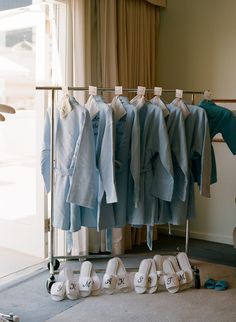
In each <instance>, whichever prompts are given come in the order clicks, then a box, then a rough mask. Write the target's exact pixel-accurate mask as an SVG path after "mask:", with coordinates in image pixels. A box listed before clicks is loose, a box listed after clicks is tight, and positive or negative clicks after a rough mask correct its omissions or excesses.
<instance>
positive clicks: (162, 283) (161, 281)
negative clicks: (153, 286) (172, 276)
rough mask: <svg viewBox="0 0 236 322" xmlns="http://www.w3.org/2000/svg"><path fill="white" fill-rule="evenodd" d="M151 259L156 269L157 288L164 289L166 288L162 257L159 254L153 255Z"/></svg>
mask: <svg viewBox="0 0 236 322" xmlns="http://www.w3.org/2000/svg"><path fill="white" fill-rule="evenodd" d="M153 260H154V262H155V266H156V271H157V280H158V283H157V284H158V290H165V289H166V286H165V280H164V275H165V273H164V271H163V261H164V258H163V256H161V255H155V256H154V257H153Z"/></svg>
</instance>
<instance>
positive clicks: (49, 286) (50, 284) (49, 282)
mask: <svg viewBox="0 0 236 322" xmlns="http://www.w3.org/2000/svg"><path fill="white" fill-rule="evenodd" d="M55 282H56V280H55V277H54V275H51V276H50V277H49V278H48V279H47V282H46V289H47V291H48V293H49V294H50V293H51V287H52V284H54V283H55Z"/></svg>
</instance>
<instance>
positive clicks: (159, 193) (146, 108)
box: [128, 102, 174, 226]
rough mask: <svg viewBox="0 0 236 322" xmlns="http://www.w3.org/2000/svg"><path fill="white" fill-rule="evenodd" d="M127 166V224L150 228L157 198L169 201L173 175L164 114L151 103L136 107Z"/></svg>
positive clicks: (153, 220)
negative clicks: (129, 160)
mask: <svg viewBox="0 0 236 322" xmlns="http://www.w3.org/2000/svg"><path fill="white" fill-rule="evenodd" d="M130 167H131V168H130V170H131V171H130V172H131V175H130V177H129V199H128V223H129V224H131V225H134V226H141V225H144V224H145V225H153V224H154V222H155V213H156V198H160V199H162V200H167V201H170V200H171V198H172V194H173V189H174V174H173V165H172V158H171V150H170V144H169V138H168V132H167V128H166V123H165V119H164V116H163V112H162V110H161V109H160V108H158V107H156V106H154V105H152V104H151V103H150V102H146V103H145V104H144V105H143V106H141V107H135V116H134V124H133V129H132V141H131V166H130Z"/></svg>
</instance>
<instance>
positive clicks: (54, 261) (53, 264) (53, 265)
mask: <svg viewBox="0 0 236 322" xmlns="http://www.w3.org/2000/svg"><path fill="white" fill-rule="evenodd" d="M35 89H36V90H47V91H51V103H52V108H51V128H50V140H51V142H50V147H51V150H50V160H51V164H50V191H51V197H50V201H51V204H50V213H51V220H50V256H49V269H50V278H49V279H48V281H47V289H48V291H50V288H51V285H52V283H54V281H55V278H54V269H55V270H57V269H58V268H59V265H60V262H59V261H58V259H77V260H78V259H79V260H84V259H104V258H109V257H111V255H103V254H98V255H78V256H73V255H66V256H54V227H53V213H54V187H53V181H54V180H53V178H54V163H55V160H54V109H55V92H56V91H60V90H63V88H62V87H61V86H36V87H35ZM66 89H67V90H69V91H88V90H89V87H78V86H68V87H66ZM97 91H98V92H100V93H103V92H114V91H115V90H114V88H110V87H101V88H99V87H98V88H97ZM123 92H130V93H135V92H137V88H123ZM153 92H154V89H146V90H145V93H153ZM162 92H163V93H175V92H176V90H175V89H163V90H162ZM183 94H190V95H191V103H192V104H194V102H195V97H196V95H201V94H204V91H192V90H184V91H183ZM188 248H189V220H188V219H186V223H185V252H186V253H187V254H188ZM122 257H130V254H127V255H122Z"/></svg>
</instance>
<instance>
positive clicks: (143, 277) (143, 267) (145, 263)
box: [134, 259, 151, 294]
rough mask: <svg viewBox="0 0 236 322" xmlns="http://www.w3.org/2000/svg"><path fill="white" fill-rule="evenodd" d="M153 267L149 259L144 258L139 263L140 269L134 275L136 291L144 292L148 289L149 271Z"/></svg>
mask: <svg viewBox="0 0 236 322" xmlns="http://www.w3.org/2000/svg"><path fill="white" fill-rule="evenodd" d="M150 267H151V262H150V261H149V260H148V259H143V260H142V261H141V263H140V265H139V270H138V272H137V273H135V275H134V290H135V292H136V293H139V294H143V293H145V292H146V291H147V285H148V273H149V270H150Z"/></svg>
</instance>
